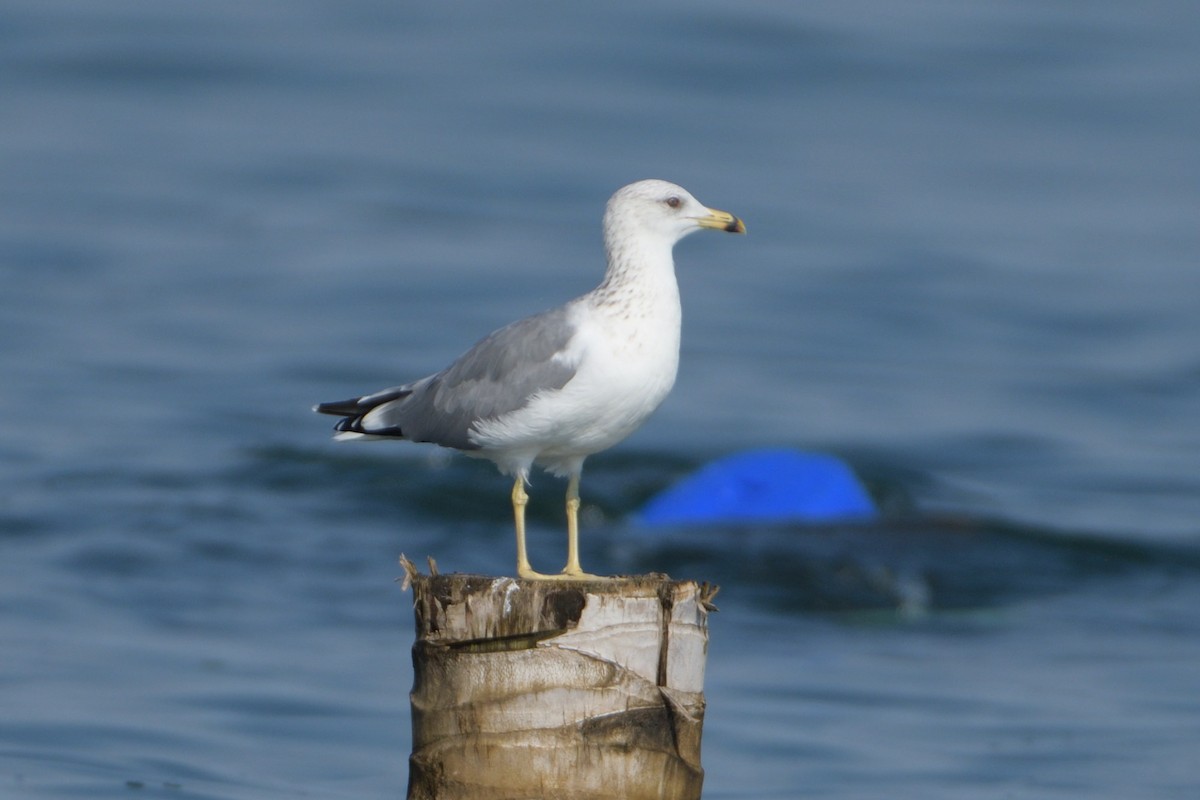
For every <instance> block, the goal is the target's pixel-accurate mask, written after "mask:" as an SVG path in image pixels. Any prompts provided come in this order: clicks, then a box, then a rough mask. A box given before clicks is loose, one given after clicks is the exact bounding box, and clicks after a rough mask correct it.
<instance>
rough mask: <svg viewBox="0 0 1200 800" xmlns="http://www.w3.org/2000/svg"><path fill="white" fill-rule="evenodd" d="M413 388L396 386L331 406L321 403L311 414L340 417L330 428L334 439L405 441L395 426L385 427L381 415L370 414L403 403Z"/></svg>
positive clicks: (402, 434) (336, 401) (387, 425)
mask: <svg viewBox="0 0 1200 800" xmlns="http://www.w3.org/2000/svg"><path fill="white" fill-rule="evenodd" d="M412 391H413V390H412V386H396V387H393V388H391V389H384V390H383V391H381V392H375V393H374V394H368V395H364V396H363V397H352V398H350V399H349V400H335V401H334V402H332V403H321V404H319V405H316V406H313V411H316V412H317V413H319V414H332V415H333V416H335V417H342V419H340V420H338V421H337V424H336V425H334V426H333V429H334V430H335V431H337V433H336V434H334V437H333V438H335V439H366V438H391V439H395V438H401V439H402V438H404V431H402V430H400V427H399V426H398V425H393V424H388V423H387V422H385V421H384V420H383V419H381V418H382V417H385V416H386V415H384V414H374V415H373V414H372V413H371V412H373V411H375V410H376V409H378V408H380V406H384V405H387V404H389V403H394V402H396V401H399V400H404V399H405V398H406V397H408V396H409V395H410V394H412Z"/></svg>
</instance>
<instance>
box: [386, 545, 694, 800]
mask: <svg viewBox="0 0 1200 800" xmlns="http://www.w3.org/2000/svg"><path fill="white" fill-rule="evenodd" d="M406 568H408V569H409V578H410V580H411V581H412V586H413V594H414V607H415V611H416V623H417V638H416V643H415V644H414V645H413V664H414V672H415V677H414V683H413V690H412V695H411V699H412V715H413V753H412V756H411V758H410V759H409V765H410V771H409V784H408V798H409V800H434V798H438V799H439V800H450V798H453V800H527V799H528V798H555V799H556V800H601V798H604V800H610V799H611V798H625V799H626V800H641V798H645V799H646V800H650V799H651V798H653V799H654V800H661V799H662V798H669V799H670V800H684V799H685V798H687V799H689V800H690V799H693V798H699V797H700V789H701V785H702V783H703V779H704V771H703V769H701V766H700V735H701V727H702V724H703V720H704V693H703V690H704V664H705V656H706V653H707V648H708V612H709V610H710V609H711V608H712V605H711V602H710V600H711V597H712V595H713V594H714V593H715V592H713V591H711V590H710V589H709V587H708V586H707V585H698V584H696V583H694V582H691V581H672V580H671V579H669V578H667V577H666V576H660V575H650V576H643V577H637V578H630V579H619V580H614V581H605V582H599V581H597V582H586V583H585V582H580V583H557V582H548V581H521V580H516V579H513V578H491V577H482V576H476V575H419V574H416V570H415V569H412V568H411V565H406Z"/></svg>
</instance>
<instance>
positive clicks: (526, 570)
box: [512, 475, 545, 580]
mask: <svg viewBox="0 0 1200 800" xmlns="http://www.w3.org/2000/svg"><path fill="white" fill-rule="evenodd" d="M528 502H529V495H528V494H526V493H525V476H524V475H518V476H517V480H516V481H515V482H514V483H513V490H512V505H513V521H514V522H515V523H516V526H517V575H518V576H519V577H521V578H525V579H526V580H536V579H538V578H544V577H545V576H544V575H542V574H541V573H538V572H534V571H533V567H532V566H530V565H529V555H528V554H527V553H526V552H525V505H526V504H527V503H528Z"/></svg>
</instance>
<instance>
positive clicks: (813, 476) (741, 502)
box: [637, 449, 878, 525]
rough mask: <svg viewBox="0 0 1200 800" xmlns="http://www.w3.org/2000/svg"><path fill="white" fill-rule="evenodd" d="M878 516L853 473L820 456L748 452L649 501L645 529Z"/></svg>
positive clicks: (780, 451)
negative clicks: (701, 524) (699, 524)
mask: <svg viewBox="0 0 1200 800" xmlns="http://www.w3.org/2000/svg"><path fill="white" fill-rule="evenodd" d="M877 516H878V511H877V509H876V508H875V504H874V503H873V502H872V501H871V498H870V496H869V495H868V494H867V492H866V490H865V489H864V488H863V485H862V483H860V482H859V480H858V477H857V476H856V475H855V474H854V471H853V470H851V469H850V467H849V466H847V465H846V463H845V462H843V461H842V460H841V459H839V458H837V457H836V456H831V455H828V454H826V453H806V452H803V451H800V450H783V449H766V450H749V451H747V452H744V453H737V454H735V455H731V456H726V457H725V458H721V459H718V460H716V461H713V462H712V463H710V464H708V465H707V466H705V467H703V468H701V469H700V470H698V471H697V472H695V473H693V474H692V475H690V476H688V477H687V478H684V479H683V480H682V481H680V482H679V483H677V484H676V485H674V486H672V487H671V488H669V489H667V490H665V491H663V492H661V493H660V494H658V495H656V496H655V497H652V498H651V499H650V500H649V502H647V503H646V505H645V506H643V507H642V510H641V511H640V512H639V513H638V515H637V519H638V521H639V522H642V523H644V524H647V525H680V524H695V523H709V524H711V523H726V524H731V523H739V522H809V523H812V522H829V521H863V520H870V519H874V518H876V517H877Z"/></svg>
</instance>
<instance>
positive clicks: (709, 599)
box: [396, 553, 721, 612]
mask: <svg viewBox="0 0 1200 800" xmlns="http://www.w3.org/2000/svg"><path fill="white" fill-rule="evenodd" d="M425 560H426V561H427V562H428V564H429V575H428V576H425V575H422V574H421V570H420V569H419V568H418V567H417V565H416V564H414V563H413V562H412V560H411V559H409V557H408V556H407V555H405V554H404V553H401V554H400V566H401V567H402V568H403V569H404V575H403V576H402V577H400V578H397V579H396V580H397V581H399V583H400V591H402V592H407V591H408V590H409V589H411V588H412V585H413V583H414V582H416V581H417V580H420V579H421V578H426V577H429V578H437V577H447V578H452V577H457V578H461V579H463V580H468V579H472V578H476V579H479V578H482V579H484V580H489V581H492V580H498V579H499V576H489V575H470V574H466V573H458V572H455V573H450V574H448V575H445V576H441V575H439V573H438V565H437V561H436V560H434V557H433V556H426V557H425ZM507 580H511V581H513V582H515V583H518V584H520V583H529V584H537V583H542V581H523V580H521V579H519V578H507ZM555 583H556V584H557V585H560V586H579V585H585V586H592V587H599V586H606V585H607V586H618V585H620V586H629V585H630V584H635V585H638V586H658V585H661V584H663V583H671V584H682V583H696V582H695V581H688V580H686V579H685V580H675V579H674V578H672V577H671V576H670V575H667V574H666V573H663V572H650V573H647V574H645V575H614V576H612V577H611V578H609V579H607V580H598V581H597V580H579V581H556V582H555ZM697 587H698V589H699V599H700V605H702V606H703V607H704V610H705V611H714V612H715V611H720V610H721V609H719V608H717V606H716V604H715V603H713V598H715V597H716V596H717V593H718V592H720V591H721V587H720V586H717V585H716V584H714V583H709V582H708V581H703V582H700V583H697Z"/></svg>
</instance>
